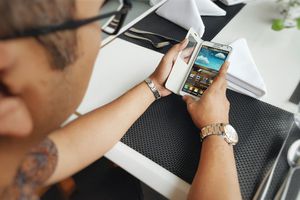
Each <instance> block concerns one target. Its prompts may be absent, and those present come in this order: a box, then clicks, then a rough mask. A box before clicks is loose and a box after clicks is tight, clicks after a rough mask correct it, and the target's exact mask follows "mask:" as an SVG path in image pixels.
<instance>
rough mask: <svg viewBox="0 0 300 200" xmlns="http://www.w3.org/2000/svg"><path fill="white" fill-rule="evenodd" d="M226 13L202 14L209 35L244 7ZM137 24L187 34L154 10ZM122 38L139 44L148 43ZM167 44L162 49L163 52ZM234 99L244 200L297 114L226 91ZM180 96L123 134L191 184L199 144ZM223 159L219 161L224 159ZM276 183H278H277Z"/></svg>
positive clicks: (232, 116) (162, 102) (149, 112)
mask: <svg viewBox="0 0 300 200" xmlns="http://www.w3.org/2000/svg"><path fill="white" fill-rule="evenodd" d="M221 7H223V8H224V9H225V10H227V13H228V14H227V16H226V17H215V18H214V19H215V20H214V19H213V18H211V17H208V18H207V17H206V18H204V23H205V25H206V26H207V29H206V34H205V36H204V39H205V40H211V39H212V38H213V37H214V36H215V35H216V34H217V33H218V31H220V30H221V29H222V28H223V27H224V26H225V25H226V24H227V23H228V22H229V21H230V20H231V18H232V17H234V15H235V14H236V13H238V12H239V10H240V9H241V8H242V7H243V5H237V6H232V7H224V6H222V5H221ZM135 27H137V28H143V29H145V30H149V31H154V32H158V33H162V34H165V35H169V36H171V37H172V36H173V37H174V38H176V39H182V38H184V36H185V34H186V31H185V30H183V29H182V28H180V27H178V26H176V25H174V24H171V23H170V22H168V21H166V20H164V19H162V18H160V17H158V16H157V15H156V14H154V13H153V14H150V15H149V16H147V17H146V18H145V19H143V20H142V21H141V22H139V23H138V24H136V25H135ZM121 38H123V39H126V40H128V41H131V42H134V43H136V44H139V45H141V46H144V47H147V48H151V46H148V44H145V43H141V42H140V41H136V40H131V39H128V38H126V37H125V36H121ZM166 50H167V49H164V50H163V52H165V51H166ZM227 96H228V99H229V101H230V103H231V110H230V122H231V124H232V125H233V126H234V127H235V128H236V130H237V132H238V133H239V137H240V142H239V144H238V145H237V146H236V147H235V157H236V161H237V168H238V174H239V181H240V184H241V191H242V195H243V198H244V199H251V198H252V197H253V195H254V193H255V191H256V189H257V187H258V184H259V183H260V181H261V180H262V178H263V176H264V174H265V173H266V170H267V169H268V168H269V167H270V166H271V164H272V162H273V161H274V159H275V158H276V156H277V154H278V153H279V150H280V148H281V145H282V143H283V141H284V139H285V137H286V136H287V133H288V131H289V129H290V127H291V124H292V122H293V115H292V114H291V113H288V112H286V111H283V110H281V109H279V108H276V107H274V106H271V105H269V104H266V103H263V102H261V101H258V100H256V99H253V98H250V97H247V96H244V95H241V94H238V93H235V92H233V91H228V92H227ZM198 132H199V130H197V128H196V127H195V126H194V125H193V123H192V121H191V119H190V117H189V115H188V113H187V110H186V106H185V103H184V102H183V101H182V99H181V97H179V96H176V95H170V96H169V97H166V98H163V99H161V100H159V101H157V102H155V103H154V104H153V105H152V106H151V107H150V108H149V109H148V110H147V111H146V112H145V113H144V114H143V115H142V116H141V118H140V119H138V120H137V122H136V123H135V124H134V125H133V126H132V127H131V128H130V130H129V131H128V133H127V134H126V135H125V136H124V137H123V138H122V142H124V143H125V144H127V145H129V146H130V147H132V148H133V149H135V150H136V151H138V152H140V153H142V154H143V155H145V156H146V157H148V158H150V159H151V160H153V161H154V162H156V163H158V164H159V165H161V166H162V167H164V168H166V169H167V170H169V171H170V172H172V173H174V174H175V175H177V176H178V177H180V178H182V179H183V180H185V181H187V182H189V183H191V182H192V180H193V177H194V175H195V172H196V169H197V165H198V161H199V155H200V149H201V143H200V137H199V134H198ZM220 164H221V163H220ZM275 187H276V186H275V185H274V188H275Z"/></svg>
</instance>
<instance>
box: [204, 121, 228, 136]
mask: <svg viewBox="0 0 300 200" xmlns="http://www.w3.org/2000/svg"><path fill="white" fill-rule="evenodd" d="M226 125H227V124H224V123H218V124H211V125H208V126H205V127H204V128H202V129H201V139H202V140H204V139H205V138H206V137H207V136H210V135H223V134H224V126H226Z"/></svg>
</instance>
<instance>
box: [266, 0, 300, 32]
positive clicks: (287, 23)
mask: <svg viewBox="0 0 300 200" xmlns="http://www.w3.org/2000/svg"><path fill="white" fill-rule="evenodd" d="M277 2H278V4H279V6H280V7H279V8H280V13H281V14H282V18H281V19H275V20H273V24H272V29H273V30H275V31H280V30H282V29H284V28H292V27H297V28H298V29H299V30H300V0H278V1H277Z"/></svg>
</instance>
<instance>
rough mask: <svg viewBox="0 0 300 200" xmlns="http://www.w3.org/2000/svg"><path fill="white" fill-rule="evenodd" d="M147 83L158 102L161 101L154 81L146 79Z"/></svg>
mask: <svg viewBox="0 0 300 200" xmlns="http://www.w3.org/2000/svg"><path fill="white" fill-rule="evenodd" d="M145 82H146V83H147V85H148V87H149V88H150V90H151V91H152V93H153V95H154V97H155V99H156V100H158V99H160V98H161V95H160V94H159V92H158V90H157V88H156V87H155V85H154V83H153V82H152V80H151V79H150V78H146V80H145Z"/></svg>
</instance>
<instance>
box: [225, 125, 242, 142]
mask: <svg viewBox="0 0 300 200" xmlns="http://www.w3.org/2000/svg"><path fill="white" fill-rule="evenodd" d="M224 131H225V135H226V137H227V139H228V140H229V142H230V143H232V144H233V145H234V144H236V143H237V142H238V141H239V137H238V134H237V133H236V130H235V129H234V128H233V127H232V126H231V125H226V126H225V127H224Z"/></svg>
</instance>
